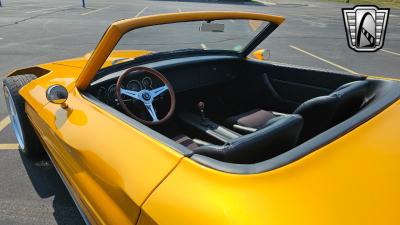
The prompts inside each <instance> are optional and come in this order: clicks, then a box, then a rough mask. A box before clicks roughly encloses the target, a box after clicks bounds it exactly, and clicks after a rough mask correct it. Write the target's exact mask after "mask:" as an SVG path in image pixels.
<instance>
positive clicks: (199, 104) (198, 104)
mask: <svg viewBox="0 0 400 225" xmlns="http://www.w3.org/2000/svg"><path fill="white" fill-rule="evenodd" d="M197 107H199V109H200V111H204V107H205V104H204V102H199V103H197Z"/></svg>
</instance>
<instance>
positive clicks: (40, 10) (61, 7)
mask: <svg viewBox="0 0 400 225" xmlns="http://www.w3.org/2000/svg"><path fill="white" fill-rule="evenodd" d="M71 6H74V5H65V6H60V7H54V8H47V9H39V10H33V11H29V12H25V13H35V12H42V11H49V10H53V9H63V8H68V7H71Z"/></svg>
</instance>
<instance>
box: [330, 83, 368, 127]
mask: <svg viewBox="0 0 400 225" xmlns="http://www.w3.org/2000/svg"><path fill="white" fill-rule="evenodd" d="M368 84H369V82H368V81H367V80H363V81H354V82H351V83H347V84H344V85H342V86H340V87H339V88H337V89H336V90H335V91H334V92H332V93H331V94H330V95H329V96H332V97H336V98H338V102H337V104H336V107H335V112H334V114H333V118H332V124H331V125H336V124H338V123H340V122H342V121H344V120H346V119H347V118H349V117H350V116H352V115H354V114H355V113H357V111H358V110H360V107H361V105H362V104H363V102H364V101H365V99H366V96H367V92H368Z"/></svg>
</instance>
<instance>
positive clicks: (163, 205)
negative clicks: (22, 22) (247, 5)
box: [3, 12, 400, 225]
mask: <svg viewBox="0 0 400 225" xmlns="http://www.w3.org/2000/svg"><path fill="white" fill-rule="evenodd" d="M283 21H284V18H283V17H281V16H273V15H267V14H258V13H247V12H184V13H176V14H162V15H152V16H145V17H140V18H132V19H126V20H121V21H117V22H115V23H113V24H112V25H111V26H110V27H109V28H108V30H107V31H106V32H105V34H104V36H103V37H102V39H101V41H100V42H99V44H98V46H97V47H96V49H95V50H94V51H93V52H92V53H89V54H87V55H85V56H83V57H80V58H74V59H68V60H64V61H58V62H52V63H47V64H42V65H38V66H34V67H30V68H24V69H20V70H17V71H15V72H12V73H11V74H9V75H8V76H7V78H5V79H4V81H3V83H4V91H5V98H6V100H7V105H8V107H9V112H10V117H11V120H12V125H13V128H14V131H15V134H16V137H17V140H18V143H19V146H20V151H21V152H22V153H23V155H26V156H27V157H31V156H35V155H38V154H42V153H44V152H46V153H47V154H48V155H49V156H50V158H51V160H52V161H53V163H54V166H55V168H56V169H57V171H58V172H59V174H60V176H61V178H62V179H63V181H64V182H65V185H66V186H67V188H68V190H69V191H70V193H71V195H72V197H73V199H74V200H75V203H76V205H77V207H78V208H79V210H80V212H81V214H82V216H83V218H84V220H85V221H86V222H87V223H88V224H118V225H121V224H139V225H143V224H171V225H187V224H191V225H195V224H202V225H204V224H208V225H211V224H218V225H221V224H237V225H243V224H246V225H253V224H254V225H255V224H274V225H278V224H282V225H287V224H307V225H311V224H318V225H320V224H385V225H389V224H400V214H399V209H400V179H399V174H400V139H399V134H400V101H399V96H400V83H399V82H398V81H396V80H387V79H383V78H376V77H367V76H358V75H357V76H356V75H348V74H340V73H336V72H332V71H319V70H315V69H311V68H301V67H294V66H290V65H286V64H279V63H272V62H268V61H265V60H258V59H256V58H253V55H258V56H259V55H260V54H254V53H260V52H258V51H257V50H256V49H257V46H259V45H260V43H261V42H262V41H263V40H264V39H265V38H267V36H269V35H270V34H271V33H272V32H273V31H274V30H275V29H276V28H277V27H278V26H279V25H280V24H281V23H282V22H283ZM261 55H262V54H261Z"/></svg>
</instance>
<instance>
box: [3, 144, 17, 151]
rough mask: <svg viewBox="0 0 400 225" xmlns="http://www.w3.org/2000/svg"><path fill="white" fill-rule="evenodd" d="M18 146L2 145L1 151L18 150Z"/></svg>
mask: <svg viewBox="0 0 400 225" xmlns="http://www.w3.org/2000/svg"><path fill="white" fill-rule="evenodd" d="M18 148H19V145H18V144H0V150H18Z"/></svg>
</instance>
